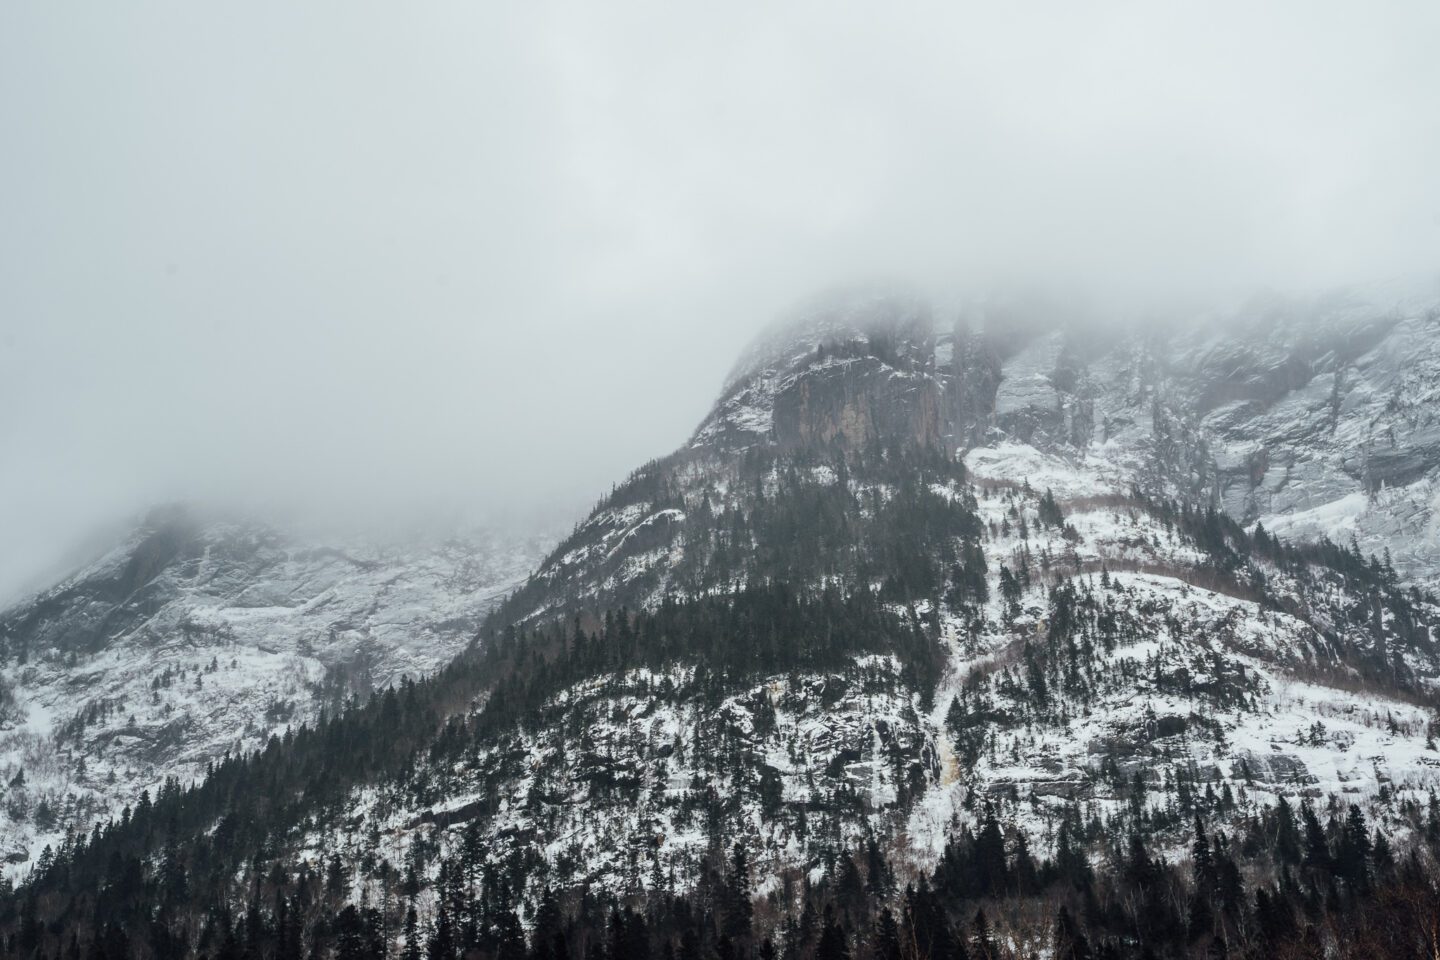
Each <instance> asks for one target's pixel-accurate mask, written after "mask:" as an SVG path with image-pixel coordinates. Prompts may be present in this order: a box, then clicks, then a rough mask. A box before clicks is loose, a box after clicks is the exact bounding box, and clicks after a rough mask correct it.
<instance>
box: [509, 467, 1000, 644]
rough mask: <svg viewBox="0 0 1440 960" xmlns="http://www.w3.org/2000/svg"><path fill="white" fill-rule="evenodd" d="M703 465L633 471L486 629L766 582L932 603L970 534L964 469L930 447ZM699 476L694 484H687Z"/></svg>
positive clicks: (977, 532) (972, 520)
mask: <svg viewBox="0 0 1440 960" xmlns="http://www.w3.org/2000/svg"><path fill="white" fill-rule="evenodd" d="M703 457H704V455H703V454H702V453H688V454H677V455H676V456H673V457H670V458H668V459H667V460H664V461H658V462H655V463H652V464H647V465H646V466H645V467H644V468H642V469H641V470H640V471H637V472H636V473H635V474H634V475H632V476H631V477H630V478H629V479H628V480H627V481H626V482H625V483H624V484H622V485H621V486H619V487H617V488H616V490H615V491H614V492H613V493H612V494H611V495H610V496H609V497H607V498H606V499H605V500H603V501H601V502H600V503H599V504H598V505H597V506H596V507H595V510H594V511H593V512H592V514H591V517H590V519H589V520H587V521H586V522H585V523H583V524H581V525H580V527H579V528H577V530H576V531H575V533H573V534H572V535H571V536H570V537H569V538H568V539H566V541H565V542H563V543H562V544H561V545H560V546H558V547H557V548H556V549H555V551H554V552H553V553H552V554H551V556H550V558H549V559H547V561H546V562H545V564H543V565H542V567H541V571H540V574H539V575H537V576H536V577H535V578H533V579H532V580H531V581H530V582H528V583H527V584H525V585H524V586H522V587H521V588H520V589H519V590H517V591H516V592H515V593H514V594H513V595H512V596H511V597H509V598H507V599H506V601H505V602H504V603H503V604H502V605H501V606H500V607H499V608H498V609H497V610H496V613H495V615H494V617H493V618H492V621H491V622H493V623H495V624H510V623H516V622H520V621H522V620H525V619H527V618H531V617H534V616H536V615H537V614H538V616H539V617H540V618H544V619H549V618H553V617H555V616H567V617H568V616H570V615H573V614H574V613H577V612H582V611H588V612H591V613H598V611H601V610H606V609H618V608H619V607H621V606H630V607H632V608H633V607H636V606H640V605H642V604H643V603H645V602H646V601H647V600H649V599H651V598H652V597H653V596H654V595H655V594H656V593H657V592H659V593H663V592H672V593H675V594H677V595H680V596H690V595H697V594H705V593H711V592H715V591H729V590H733V589H734V588H736V587H743V586H746V585H750V584H755V583H764V582H784V583H790V584H793V585H797V586H799V585H806V584H816V583H822V582H827V581H832V580H841V581H843V582H844V583H846V584H847V585H854V584H861V583H871V582H874V583H879V584H883V585H884V588H885V598H886V599H888V600H894V601H897V602H904V601H908V600H919V599H933V598H936V597H938V596H939V593H940V591H941V590H942V589H943V587H944V583H945V577H946V573H947V571H948V570H949V568H950V566H951V564H953V563H954V562H955V561H956V560H957V559H958V555H959V551H960V550H961V549H962V545H963V544H965V543H974V542H976V541H977V540H978V538H979V537H980V536H981V533H982V529H981V524H980V522H979V520H978V518H977V516H976V514H975V502H974V497H973V493H972V492H971V491H970V490H969V488H968V486H967V485H966V475H965V468H964V465H963V464H961V463H960V462H959V461H957V460H955V459H952V458H949V457H946V456H944V455H943V454H941V453H938V452H936V451H933V450H928V449H925V448H920V447H915V446H898V447H890V446H885V445H882V444H878V443H877V444H874V445H872V446H870V447H867V448H864V449H860V450H845V451H842V450H839V449H836V450H833V451H828V452H827V451H790V452H780V451H777V450H774V449H772V448H766V447H757V448H754V449H751V450H748V451H746V452H745V453H743V454H741V455H739V456H738V457H735V458H734V459H733V460H727V461H726V462H725V463H723V464H721V463H715V462H712V461H709V460H705V459H703ZM697 471H703V472H704V473H705V474H706V476H707V478H708V479H707V480H706V482H704V483H696V482H694V481H693V480H692V479H691V474H693V473H695V472H697ZM940 490H948V491H951V493H948V494H947V493H942V492H939V491H940ZM636 506H640V507H643V514H642V516H641V517H639V518H632V515H631V514H629V513H627V512H626V511H627V510H628V509H633V508H635V507H636ZM667 511H668V512H667ZM621 517H624V518H626V519H625V521H624V522H622V521H621V520H619V519H618V518H621ZM622 541H623V542H622ZM672 547H679V548H681V549H679V550H677V551H675V553H676V554H677V555H676V556H674V557H673V558H671V557H660V558H659V559H657V560H656V561H655V562H653V563H650V564H649V565H648V566H647V568H646V569H643V570H640V569H635V568H634V567H632V566H630V565H629V563H630V561H631V560H632V559H633V558H634V557H637V556H642V555H644V554H646V553H654V552H657V551H658V552H661V553H665V552H668V551H670V550H671V548H672Z"/></svg>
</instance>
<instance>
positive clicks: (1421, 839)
mask: <svg viewBox="0 0 1440 960" xmlns="http://www.w3.org/2000/svg"><path fill="white" fill-rule="evenodd" d="M1091 830H1092V828H1091V827H1090V826H1088V825H1086V824H1084V823H1083V822H1081V821H1080V820H1079V819H1078V818H1075V817H1073V816H1071V815H1069V814H1067V815H1066V816H1064V817H1062V818H1061V820H1060V822H1059V824H1058V832H1057V835H1056V840H1055V842H1054V845H1053V851H1052V852H1051V853H1050V854H1049V855H1048V856H1044V857H1037V856H1036V855H1035V854H1034V852H1032V850H1031V848H1030V846H1029V843H1028V842H1027V835H1026V834H1025V833H1024V832H1023V831H1021V830H1019V829H1017V828H1016V825H1015V824H1013V823H1012V824H1004V823H1002V822H1001V821H1000V820H999V819H998V818H997V817H996V815H995V814H994V812H993V811H992V810H985V811H983V812H982V814H981V818H980V822H979V825H978V829H975V830H973V831H972V830H971V829H969V828H964V829H961V830H960V831H959V832H958V833H956V834H954V835H953V836H951V838H950V839H949V841H948V842H947V844H946V846H945V849H944V851H943V853H942V855H941V857H940V859H939V862H938V864H937V865H936V866H935V867H934V868H933V869H932V870H927V871H921V872H918V873H909V872H904V871H902V870H901V869H899V868H898V867H897V865H896V864H894V863H892V862H890V860H889V859H888V858H887V856H886V855H885V853H884V849H885V848H884V847H883V846H882V844H881V843H879V842H877V841H876V840H875V839H873V838H872V839H871V840H869V841H867V842H865V843H862V844H861V845H860V846H859V847H858V848H837V849H834V850H832V851H830V853H829V855H827V856H826V857H825V858H824V860H823V861H822V862H819V863H816V864H813V865H811V868H810V869H805V870H798V869H788V868H787V869H783V870H769V871H768V872H767V868H765V867H761V868H760V869H759V870H757V869H756V867H755V865H754V864H753V863H752V857H751V853H750V851H749V849H748V848H747V846H746V844H745V842H744V841H736V842H732V843H729V844H727V843H726V842H725V841H723V840H718V839H717V841H716V842H715V843H714V844H713V846H712V849H711V852H710V855H709V856H708V857H707V859H706V862H705V864H704V867H703V868H702V870H701V871H700V875H699V877H698V880H697V882H696V883H695V884H694V885H693V886H690V887H688V888H687V889H683V890H681V889H677V888H676V886H675V884H674V881H673V878H670V877H667V876H665V875H663V874H659V873H656V874H653V875H651V876H650V877H649V878H648V880H647V881H646V882H645V883H644V884H643V885H640V886H637V887H636V888H634V889H632V890H629V891H615V890H599V889H594V888H590V887H587V886H584V885H580V886H577V887H575V888H573V889H569V890H565V891H558V890H556V889H554V888H552V887H550V886H548V885H547V883H546V881H545V880H544V878H543V877H542V876H541V875H539V874H538V873H537V872H536V871H534V870H531V869H528V868H527V867H526V866H525V865H524V864H523V863H518V862H515V861H513V860H506V859H504V858H497V857H493V856H490V855H489V852H488V851H487V849H486V847H485V844H484V843H483V842H482V841H480V840H479V839H478V837H479V835H478V833H477V834H476V835H475V837H474V838H472V837H470V836H468V835H467V837H466V838H465V839H464V841H463V842H460V843H455V844H453V845H452V846H451V847H450V848H449V852H448V853H446V854H445V855H443V856H440V857H438V858H437V862H438V868H437V869H436V870H434V871H432V872H428V873H427V874H425V875H422V874H419V873H417V872H416V871H415V870H414V869H413V866H412V868H411V869H407V870H406V871H404V872H403V873H396V874H395V875H394V876H393V882H391V883H388V884H386V885H385V886H383V887H382V888H374V887H370V888H367V889H366V894H365V896H364V897H361V898H359V899H352V898H351V894H352V890H351V889H350V885H349V882H348V873H347V872H346V870H345V869H344V867H343V866H342V865H341V864H340V863H339V861H337V860H330V861H329V862H328V865H327V864H325V862H324V861H322V865H321V866H320V867H319V868H318V869H317V868H315V867H311V866H309V865H302V866H300V867H299V868H298V869H294V868H291V867H289V866H287V865H286V861H285V860H284V859H283V858H281V857H278V856H276V857H273V858H267V857H261V858H259V859H257V861H256V862H255V863H254V864H253V869H252V873H253V880H252V882H251V883H250V884H249V886H248V887H247V889H246V891H245V893H244V895H243V896H241V897H239V898H237V900H236V901H216V900H213V899H210V898H209V897H208V896H206V895H205V894H203V893H202V892H201V891H200V890H199V888H197V887H196V885H195V884H194V883H193V882H192V880H193V868H192V867H191V865H190V864H189V863H188V862H187V861H186V860H185V858H184V857H182V856H178V855H175V854H173V853H167V854H166V855H165V856H163V857H162V858H160V859H159V861H158V862H140V861H130V862H126V861H119V862H117V863H116V864H115V868H114V872H113V873H107V874H105V875H104V876H103V877H102V878H100V879H101V885H100V891H99V892H100V895H101V896H100V899H99V900H98V901H97V902H96V903H95V904H94V905H93V907H92V909H91V910H90V911H89V912H88V913H87V914H86V915H85V916H83V917H79V918H74V922H70V923H65V924H57V923H56V922H54V921H53V920H51V919H50V918H49V917H48V916H47V913H48V912H49V911H48V909H47V908H48V906H49V904H48V903H47V902H46V901H45V900H44V899H41V898H36V897H29V898H25V899H23V900H22V901H21V903H20V905H19V908H18V912H17V913H13V914H11V915H9V916H7V917H5V918H4V921H5V934H4V938H3V945H4V947H5V950H6V953H7V955H9V956H15V957H24V958H27V960H52V958H53V960H72V958H73V960H85V958H93V960H131V958H152V957H153V958H157V960H172V958H173V960H181V958H189V957H206V958H216V960H240V958H257V960H258V958H265V960H302V958H310V957H314V958H329V957H334V958H336V960H392V958H394V960H421V958H424V960H492V958H493V960H756V958H758V960H872V958H873V960H1028V958H1031V957H1040V956H1048V957H1059V958H1066V960H1131V958H1135V960H1141V958H1145V960H1151V958H1153V960H1160V958H1200V957H1205V958H1216V957H1234V958H1267V960H1268V958H1287V957H1327V958H1337V960H1347V958H1361V957H1386V958H1394V960H1407V958H1416V960H1419V958H1422V957H1424V958H1431V957H1433V951H1434V949H1435V946H1436V933H1435V930H1436V924H1437V923H1440V886H1437V881H1440V877H1437V875H1436V873H1435V868H1434V866H1433V864H1434V862H1435V860H1434V855H1435V852H1436V844H1437V842H1440V821H1437V818H1436V813H1435V802H1434V801H1433V799H1432V801H1431V808H1430V811H1429V813H1428V816H1427V819H1426V820H1425V821H1424V825H1423V826H1422V827H1421V828H1419V829H1417V830H1416V833H1415V836H1416V841H1415V845H1414V846H1412V847H1411V848H1410V849H1408V850H1406V851H1404V852H1403V853H1397V852H1396V851H1395V850H1394V849H1392V846H1391V841H1390V839H1389V837H1388V836H1387V835H1386V834H1385V833H1384V832H1382V831H1379V830H1377V829H1374V828H1372V827H1371V825H1370V824H1369V823H1367V821H1366V818H1365V816H1364V814H1363V813H1362V812H1361V810H1360V808H1358V807H1354V806H1352V807H1349V808H1341V807H1338V806H1335V805H1334V804H1333V801H1332V809H1331V811H1330V813H1329V816H1328V820H1326V821H1322V820H1321V818H1320V816H1319V815H1318V814H1317V812H1316V810H1315V808H1314V807H1313V806H1312V805H1310V803H1309V802H1308V801H1306V802H1303V803H1302V804H1301V805H1300V806H1299V808H1298V811H1297V808H1296V807H1295V806H1293V805H1292V804H1291V803H1290V802H1289V801H1287V800H1285V799H1283V798H1282V799H1280V800H1279V802H1278V803H1277V804H1276V805H1274V806H1267V807H1264V808H1262V810H1261V812H1260V813H1258V814H1256V815H1253V816H1250V817H1246V818H1243V819H1241V820H1238V821H1236V820H1231V821H1228V823H1227V826H1226V828H1225V829H1221V828H1220V827H1219V826H1218V825H1217V824H1216V823H1214V822H1207V820H1206V818H1205V817H1203V816H1200V815H1197V816H1195V817H1194V818H1193V820H1192V821H1191V822H1190V825H1189V828H1188V830H1186V832H1185V835H1184V837H1183V840H1184V843H1183V844H1182V845H1180V847H1179V848H1178V850H1177V847H1176V846H1175V845H1173V844H1167V845H1166V846H1165V847H1163V848H1161V847H1157V846H1156V844H1157V842H1159V841H1160V839H1161V838H1159V837H1157V836H1154V835H1146V834H1144V833H1141V832H1132V833H1130V834H1129V835H1128V836H1121V837H1101V838H1099V839H1098V842H1096V838H1093V837H1091V838H1089V840H1090V841H1091V842H1093V844H1094V845H1095V846H1097V847H1098V848H1099V849H1100V856H1098V857H1092V856H1090V855H1087V853H1086V851H1085V848H1084V844H1085V843H1086V842H1087V834H1088V833H1089V832H1090V831H1091ZM1227 830H1228V832H1227ZM727 846H728V850H727ZM74 856H75V851H73V850H72V851H68V852H66V853H65V854H63V855H62V856H61V857H60V858H59V859H58V860H57V861H56V868H57V869H60V870H62V871H63V870H67V869H70V867H69V866H68V864H69V863H70V862H71V861H72V859H73V858H74ZM121 891H123V893H124V895H123V896H122V895H121Z"/></svg>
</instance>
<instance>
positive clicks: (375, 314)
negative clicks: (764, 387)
mask: <svg viewBox="0 0 1440 960" xmlns="http://www.w3.org/2000/svg"><path fill="white" fill-rule="evenodd" d="M997 8H998V9H997ZM1162 8H1164V9H1162ZM1437 40H1440V7H1437V6H1436V5H1435V4H1434V3H1430V2H1414V3H1384V2H1367V3H1363V4H1362V3H1345V4H1329V3H1318V2H1297V3H1267V4H1253V3H1243V4H1242V3H1236V4H1225V3H1220V4H1217V3H1199V2H1196V3H1176V4H1155V3H1151V2H1134V3H1101V4H1003V5H1002V4H985V5H981V4H939V3H936V4H915V5H908V6H906V5H895V4H871V5H863V6H862V5H854V6H850V5H837V4H832V3H796V4H785V5H778V4H755V5H750V4H744V3H726V4H708V5H702V4H679V3H653V4H619V5H617V4H593V3H592V4H575V5H551V4H501V3H490V4H482V3H475V2H470V0H466V2H456V3H441V2H426V3H416V4H393V3H391V4H380V3H354V2H343V3H340V2H337V3H324V2H318V0H315V2H306V3H298V4H297V3H293V2H260V0H249V2H246V3H231V4H195V3H186V2H175V3H147V2H140V0H136V2H127V3H123V4H117V3H100V2H89V3H85V2H73V3H55V2H48V0H15V2H10V3H6V4H4V5H3V7H0V598H4V597H5V596H7V595H8V594H10V593H13V591H14V590H15V589H17V588H18V587H19V585H21V584H23V583H26V582H27V581H29V580H33V578H34V577H35V576H37V575H38V574H39V572H40V571H43V570H44V569H46V568H47V567H48V566H49V565H51V564H53V563H54V562H55V560H56V558H57V557H58V556H59V554H60V551H61V550H62V549H63V548H65V547H67V546H68V545H70V544H71V543H73V542H74V541H75V539H76V538H77V537H79V536H81V535H83V534H84V533H85V531H86V530H88V529H90V528H91V527H92V526H93V525H95V524H96V523H98V522H100V521H101V520H103V519H106V518H113V517H115V516H118V515H122V514H124V513H126V512H127V511H131V510H135V509H138V508H140V507H141V506H143V505H144V504H146V503H149V502H152V501H154V500H157V499H162V498H169V497H176V496H191V497H201V498H218V499H225V498H235V497H239V496H243V497H245V498H246V499H250V500H255V501H261V502H264V501H269V500H273V499H275V498H279V497H282V496H283V497H285V498H287V499H293V498H298V499H299V500H300V501H301V502H323V503H326V504H329V505H334V504H343V505H345V506H346V507H347V508H350V509H355V510H358V511H360V512H362V513H368V512H375V511H385V510H392V509H394V508H395V506H396V504H402V503H412V502H416V503H424V504H429V505H434V504H446V505H448V504H462V505H465V506H467V507H469V508H470V509H472V510H474V511H476V512H478V513H480V514H482V515H484V514H487V513H501V514H510V513H515V512H519V513H521V514H524V513H526V512H528V511H535V510H541V509H546V508H549V507H551V506H553V505H555V504H565V505H567V507H568V506H572V505H579V504H583V503H584V502H586V501H588V500H590V499H591V498H592V497H593V496H594V495H597V494H598V493H600V492H601V491H602V490H604V489H607V488H608V486H609V483H610V482H611V481H613V480H615V479H617V478H619V477H620V476H622V475H623V474H624V473H625V472H626V471H628V470H629V469H630V468H631V467H632V466H634V465H636V464H638V463H640V462H642V461H643V460H645V459H646V458H648V457H650V456H653V455H657V454H660V453H664V452H666V451H667V450H669V449H671V448H673V447H674V446H675V445H677V444H678V443H679V442H681V441H682V440H683V439H684V438H685V436H686V435H687V434H688V433H689V431H690V429H691V428H692V427H693V426H694V425H695V423H696V422H697V421H698V420H699V418H700V417H701V416H702V414H703V413H704V411H705V409H706V407H707V405H708V403H709V402H710V400H711V399H712V395H713V394H714V392H715V390H716V389H717V387H718V385H719V382H720V381H721V379H722V378H723V376H724V373H725V371H726V369H727V368H728V366H729V365H730V363H731V362H732V360H733V358H734V356H735V354H736V353H737V352H738V350H739V349H740V348H741V346H742V345H743V344H744V342H745V341H746V340H747V339H748V338H749V337H750V336H751V334H752V333H753V332H754V331H755V330H756V329H757V328H759V327H760V326H762V325H764V324H765V323H766V322H767V321H769V320H770V319H771V318H772V317H773V316H774V315H775V314H776V313H778V312H782V311H784V310H785V309H787V308H788V307H789V306H790V305H792V304H794V303H795V302H796V301H798V300H801V299H804V298H805V297H807V296H808V295H810V294H811V293H813V292H815V291H816V290H817V289H821V288H824V287H827V286H830V285H833V284H837V283H841V284H844V283H853V282H856V281H870V280H875V279H880V280H885V281H903V282H909V283H916V284H921V285H928V286H938V287H943V288H950V287H954V288H957V289H972V290H975V289H985V288H987V287H990V286H993V285H996V284H1004V283H1011V282H1016V281H1032V280H1037V279H1038V280H1042V281H1044V282H1047V283H1057V284H1076V285H1079V286H1082V287H1084V288H1087V289H1090V290H1092V291H1098V292H1100V293H1103V294H1116V295H1120V296H1125V297H1139V298H1142V299H1143V298H1150V297H1157V296H1164V297H1169V296H1196V295H1199V296H1206V295H1211V294H1214V295H1227V294H1230V293H1233V292H1235V291H1238V290H1243V289H1248V288H1250V287H1254V286H1259V285H1265V286H1272V287H1278V288H1281V289H1299V288H1307V287H1311V286H1316V285H1327V284H1331V283H1335V282H1339V281H1343V280H1353V279H1370V278H1377V277H1388V276H1394V275H1411V274H1415V273H1425V272H1431V271H1434V269H1435V267H1436V252H1437V243H1440V177H1437V176H1436V175H1435V171H1436V170H1437V169H1440V110H1437V109H1436V107H1435V92H1436V91H1437V90H1440V58H1436V57H1435V55H1434V49H1435V46H1436V42H1437Z"/></svg>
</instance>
